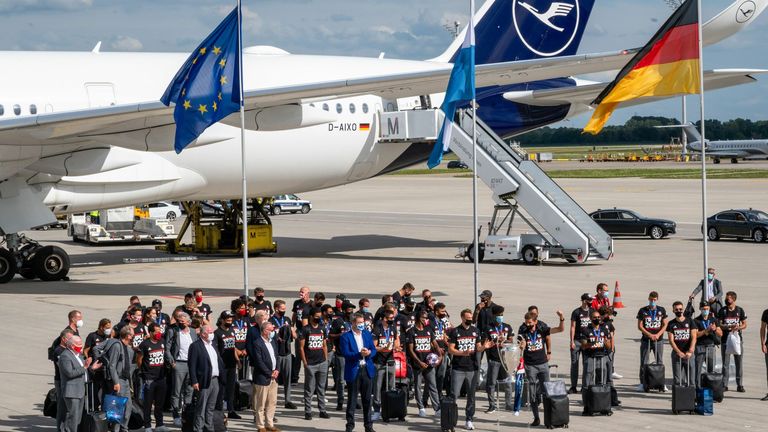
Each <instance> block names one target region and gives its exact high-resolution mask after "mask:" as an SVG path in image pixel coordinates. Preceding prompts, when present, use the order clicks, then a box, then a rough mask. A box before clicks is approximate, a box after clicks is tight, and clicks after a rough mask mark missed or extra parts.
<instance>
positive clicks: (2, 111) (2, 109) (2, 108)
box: [0, 105, 5, 116]
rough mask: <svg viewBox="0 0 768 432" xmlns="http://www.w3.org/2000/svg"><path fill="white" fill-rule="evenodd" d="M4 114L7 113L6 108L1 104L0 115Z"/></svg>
mask: <svg viewBox="0 0 768 432" xmlns="http://www.w3.org/2000/svg"><path fill="white" fill-rule="evenodd" d="M3 114H5V108H4V107H3V106H2V105H0V116H1V115H3Z"/></svg>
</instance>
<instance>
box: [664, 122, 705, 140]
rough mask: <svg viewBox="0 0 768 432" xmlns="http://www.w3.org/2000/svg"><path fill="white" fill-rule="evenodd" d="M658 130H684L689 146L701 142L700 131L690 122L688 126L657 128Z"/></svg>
mask: <svg viewBox="0 0 768 432" xmlns="http://www.w3.org/2000/svg"><path fill="white" fill-rule="evenodd" d="M656 128H658V129H668V128H682V129H683V132H685V136H686V137H687V138H688V144H690V143H694V142H700V141H701V134H700V133H699V130H698V129H696V126H694V125H693V123H690V122H688V123H686V124H679V125H665V126H656Z"/></svg>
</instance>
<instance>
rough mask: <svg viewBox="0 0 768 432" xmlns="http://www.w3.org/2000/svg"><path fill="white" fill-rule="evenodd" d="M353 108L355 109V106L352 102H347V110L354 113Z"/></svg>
mask: <svg viewBox="0 0 768 432" xmlns="http://www.w3.org/2000/svg"><path fill="white" fill-rule="evenodd" d="M355 110H356V108H355V104H352V103H351V104H349V112H350V113H352V114H354V113H355Z"/></svg>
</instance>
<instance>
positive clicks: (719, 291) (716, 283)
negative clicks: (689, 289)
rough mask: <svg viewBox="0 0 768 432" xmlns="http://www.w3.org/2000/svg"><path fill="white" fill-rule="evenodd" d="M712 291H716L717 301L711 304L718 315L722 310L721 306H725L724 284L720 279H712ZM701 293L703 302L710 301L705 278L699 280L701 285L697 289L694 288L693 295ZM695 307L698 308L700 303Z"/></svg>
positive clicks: (713, 311)
mask: <svg viewBox="0 0 768 432" xmlns="http://www.w3.org/2000/svg"><path fill="white" fill-rule="evenodd" d="M712 291H713V293H714V297H715V302H714V303H712V304H711V307H710V308H711V309H712V314H713V315H715V316H717V312H718V311H719V310H720V308H722V307H723V284H722V283H720V279H717V278H716V279H714V280H712ZM699 293H701V301H700V303H701V302H707V303H709V302H708V300H709V299H708V298H706V297H707V285H706V282H705V281H704V279H702V280H701V281H700V282H699V285H698V286H697V287H696V289H694V290H693V293H691V295H692V296H694V297H695V296H696V294H699ZM694 307H696V308H698V305H694Z"/></svg>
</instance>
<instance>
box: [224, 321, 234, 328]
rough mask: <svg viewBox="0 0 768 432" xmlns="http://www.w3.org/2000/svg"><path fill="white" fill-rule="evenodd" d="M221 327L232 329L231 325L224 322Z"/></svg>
mask: <svg viewBox="0 0 768 432" xmlns="http://www.w3.org/2000/svg"><path fill="white" fill-rule="evenodd" d="M222 325H223V326H224V328H230V327H232V323H228V322H225V323H223V324H222Z"/></svg>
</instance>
